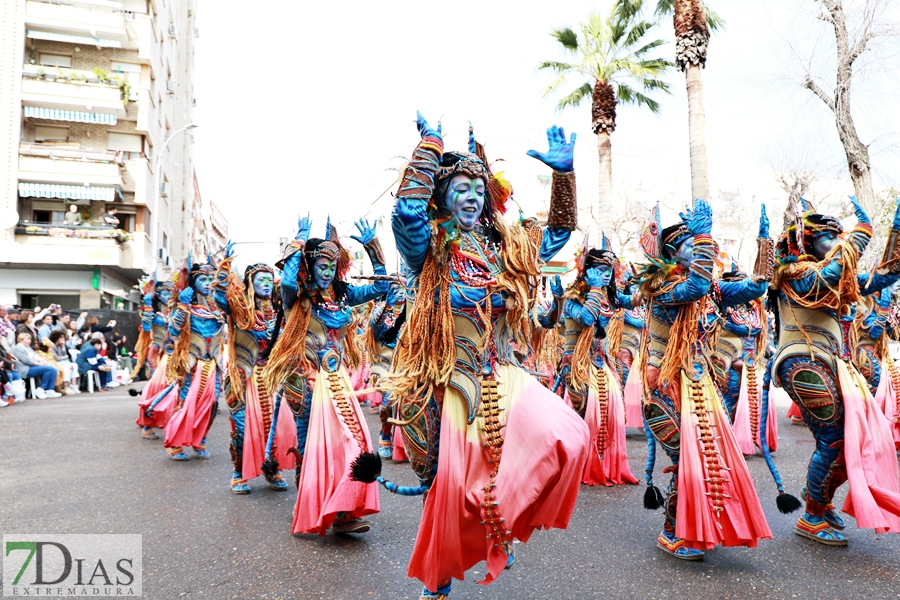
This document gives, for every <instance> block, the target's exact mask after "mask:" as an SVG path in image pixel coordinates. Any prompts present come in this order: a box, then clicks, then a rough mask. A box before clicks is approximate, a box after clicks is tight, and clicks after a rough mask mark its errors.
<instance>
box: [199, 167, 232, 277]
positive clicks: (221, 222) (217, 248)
mask: <svg viewBox="0 0 900 600" xmlns="http://www.w3.org/2000/svg"><path fill="white" fill-rule="evenodd" d="M191 221H192V232H191V240H192V247H191V250H192V252H193V254H194V256H197V257H201V258H202V257H205V256H206V255H207V254H211V255H213V256H214V257H215V259H216V260H219V259H221V258H222V256H221V254H222V251H223V250H224V249H225V246H227V245H228V220H227V219H226V218H225V215H223V214H222V211H220V210H219V207H217V206H216V205H215V203H213V202H212V201H210V202H204V201H203V198H202V196H201V195H200V184H199V183H198V182H197V174H196V173H194V201H193V204H192V206H191Z"/></svg>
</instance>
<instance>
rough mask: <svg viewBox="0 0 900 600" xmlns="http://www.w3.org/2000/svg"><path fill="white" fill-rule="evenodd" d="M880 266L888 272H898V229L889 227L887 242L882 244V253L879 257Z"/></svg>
mask: <svg viewBox="0 0 900 600" xmlns="http://www.w3.org/2000/svg"><path fill="white" fill-rule="evenodd" d="M881 267H882V268H886V269H887V271H888V273H900V230H897V229H891V232H890V233H889V234H888V239H887V242H885V244H884V255H883V256H882V257H881Z"/></svg>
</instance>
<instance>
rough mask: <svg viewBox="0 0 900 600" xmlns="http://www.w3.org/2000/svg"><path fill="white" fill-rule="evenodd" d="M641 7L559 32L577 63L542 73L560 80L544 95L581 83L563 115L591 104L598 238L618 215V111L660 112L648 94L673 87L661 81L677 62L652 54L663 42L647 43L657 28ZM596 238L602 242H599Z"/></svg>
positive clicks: (618, 7)
mask: <svg viewBox="0 0 900 600" xmlns="http://www.w3.org/2000/svg"><path fill="white" fill-rule="evenodd" d="M639 10H640V6H639V5H638V6H636V7H635V8H634V9H633V10H632V9H631V8H630V7H629V6H628V5H627V3H625V2H621V1H619V2H617V3H616V4H615V5H614V6H613V7H612V9H611V10H610V12H609V14H607V15H605V16H604V15H602V14H600V13H591V14H590V15H589V16H588V18H587V21H585V22H584V23H582V24H581V25H580V26H579V30H580V32H579V33H576V31H575V30H574V29H572V28H571V27H564V28H560V29H554V30H553V32H552V33H551V34H550V35H552V36H553V38H554V39H555V40H556V41H558V42H559V43H560V44H561V45H562V47H563V50H564V52H565V53H566V54H567V55H568V57H569V58H570V60H571V62H558V61H545V62H542V63H540V65H538V69H548V70H550V71H552V72H553V73H554V74H555V75H556V79H555V80H554V81H553V83H551V84H550V85H549V86H548V87H547V89H546V90H544V95H545V96H546V95H549V94H553V93H554V92H558V91H560V90H561V89H562V88H563V87H564V86H568V85H570V84H571V83H572V80H573V79H574V80H576V83H580V84H581V85H579V86H578V87H576V88H575V89H574V90H573V91H571V92H570V93H569V94H568V95H566V96H564V97H563V98H562V99H560V100H559V102H558V103H557V108H558V109H559V110H563V109H565V108H567V107H570V106H572V107H574V106H578V105H579V104H581V103H582V102H583V101H584V100H585V99H586V98H590V99H591V122H592V129H593V131H594V133H595V134H597V149H598V154H599V158H600V195H599V201H598V203H597V204H596V206H594V207H592V210H591V212H592V217H593V223H592V227H591V228H590V231H591V234H592V235H593V236H598V234H599V231H600V229H602V226H603V225H604V224H607V223H609V222H610V221H611V219H612V215H613V198H612V146H611V141H610V135H611V134H612V132H613V131H615V129H616V106H617V105H618V104H619V103H620V102H622V103H625V104H635V105H639V106H645V107H647V108H648V109H650V111H651V112H654V113H656V112H658V111H659V103H658V102H657V101H656V100H654V99H653V98H651V97H650V96H649V95H648V94H650V93H652V92H655V91H660V92H665V93H670V92H669V84H668V83H666V82H665V81H662V79H660V78H661V77H662V76H663V75H664V74H665V73H666V71H667V70H668V69H670V68H671V67H673V66H674V65H673V63H671V62H669V61H668V60H665V59H663V58H658V57H650V56H649V54H650V52H651V51H652V50H653V49H655V48H658V47H659V46H662V45H663V43H664V42H663V41H662V40H653V41H646V39H645V36H646V34H647V32H648V31H649V30H651V29H652V28H653V27H654V25H655V23H654V22H652V21H646V20H641V19H639V18H637V14H638V12H639ZM595 239H599V237H596V238H595Z"/></svg>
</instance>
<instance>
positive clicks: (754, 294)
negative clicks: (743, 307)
mask: <svg viewBox="0 0 900 600" xmlns="http://www.w3.org/2000/svg"><path fill="white" fill-rule="evenodd" d="M768 287H769V284H768V282H766V281H759V282H756V283H754V282H753V280H752V279H750V278H749V277H747V278H745V279H741V280H740V281H720V282H719V290H721V292H722V306H724V307H728V306H737V305H738V304H747V303H748V302H750V301H751V300H756V299H757V298H762V296H763V294H765V293H766V289H767V288H768Z"/></svg>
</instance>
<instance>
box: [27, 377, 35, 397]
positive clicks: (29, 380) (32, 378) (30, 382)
mask: <svg viewBox="0 0 900 600" xmlns="http://www.w3.org/2000/svg"><path fill="white" fill-rule="evenodd" d="M28 385H29V386H30V387H31V399H32V400H34V399H36V398H37V396H35V395H34V390H35V389H36V388H37V383H35V381H34V377H29V378H28Z"/></svg>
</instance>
